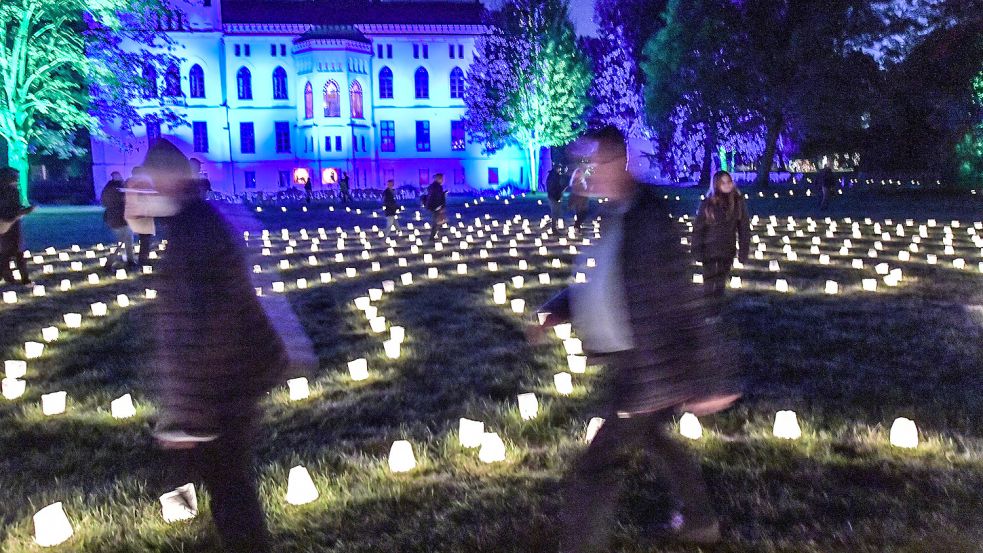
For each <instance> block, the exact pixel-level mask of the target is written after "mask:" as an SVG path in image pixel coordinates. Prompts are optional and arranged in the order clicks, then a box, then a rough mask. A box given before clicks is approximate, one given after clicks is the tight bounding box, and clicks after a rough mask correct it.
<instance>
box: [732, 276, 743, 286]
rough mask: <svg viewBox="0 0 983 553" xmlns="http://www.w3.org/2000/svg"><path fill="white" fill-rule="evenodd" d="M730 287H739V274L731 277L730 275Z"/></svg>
mask: <svg viewBox="0 0 983 553" xmlns="http://www.w3.org/2000/svg"><path fill="white" fill-rule="evenodd" d="M730 287H731V288H735V289H736V288H740V287H741V277H739V276H732V277H730Z"/></svg>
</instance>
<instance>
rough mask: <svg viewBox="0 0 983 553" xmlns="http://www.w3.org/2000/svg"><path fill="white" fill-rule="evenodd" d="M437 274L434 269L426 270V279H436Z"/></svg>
mask: <svg viewBox="0 0 983 553" xmlns="http://www.w3.org/2000/svg"><path fill="white" fill-rule="evenodd" d="M437 276H438V272H437V268H436V267H430V268H428V269H427V278H437Z"/></svg>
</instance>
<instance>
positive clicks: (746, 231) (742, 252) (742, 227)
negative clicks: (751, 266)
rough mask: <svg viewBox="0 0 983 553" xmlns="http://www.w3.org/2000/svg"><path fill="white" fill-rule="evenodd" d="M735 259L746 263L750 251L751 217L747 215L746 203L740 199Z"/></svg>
mask: <svg viewBox="0 0 983 553" xmlns="http://www.w3.org/2000/svg"><path fill="white" fill-rule="evenodd" d="M737 246H738V250H737V252H738V253H737V259H738V260H740V262H741V263H747V261H748V254H749V253H750V250H751V216H750V215H749V214H748V210H747V202H746V201H745V200H744V199H743V198H741V213H740V218H739V219H738V222H737Z"/></svg>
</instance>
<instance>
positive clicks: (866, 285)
mask: <svg viewBox="0 0 983 553" xmlns="http://www.w3.org/2000/svg"><path fill="white" fill-rule="evenodd" d="M862 285H863V289H864V292H876V291H877V279H876V278H865V279H864V280H863V283H862Z"/></svg>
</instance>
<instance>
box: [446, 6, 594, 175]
mask: <svg viewBox="0 0 983 553" xmlns="http://www.w3.org/2000/svg"><path fill="white" fill-rule="evenodd" d="M489 28H490V30H489V33H488V34H487V35H485V36H483V37H481V38H480V39H479V40H478V44H477V48H476V50H477V53H476V55H475V60H474V62H473V63H472V65H471V67H470V68H469V71H468V80H467V86H466V88H465V93H464V101H465V104H466V106H467V113H466V115H465V122H466V125H467V127H468V130H469V134H470V137H471V140H472V141H473V142H476V143H481V144H484V146H485V149H486V151H494V150H496V149H499V148H502V147H504V146H509V145H512V146H516V147H519V148H522V149H523V150H524V151H525V152H526V156H527V161H528V173H527V175H528V177H529V183H530V189H531V190H533V191H535V190H537V189H538V187H539V162H540V153H541V151H542V149H543V148H545V147H552V146H562V145H565V144H567V143H569V142H570V141H572V140H573V139H574V138H576V137H577V136H578V135H579V133H580V132H581V130H582V127H583V125H584V123H583V114H584V111H585V110H586V109H587V106H588V100H587V89H588V87H589V86H590V83H591V72H590V69H589V65H588V62H587V60H586V58H585V56H584V55H583V53H582V52H581V51H580V49H579V48H578V47H577V43H576V37H575V34H574V31H573V25H572V23H571V22H570V18H569V15H568V13H567V3H566V1H564V0H545V1H533V0H509V1H508V2H506V4H505V5H504V6H503V7H502V9H501V10H500V11H499V12H498V13H496V14H495V15H494V16H493V21H492V22H491V25H490V26H489Z"/></svg>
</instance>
